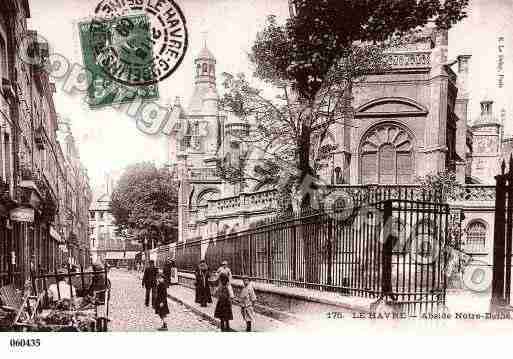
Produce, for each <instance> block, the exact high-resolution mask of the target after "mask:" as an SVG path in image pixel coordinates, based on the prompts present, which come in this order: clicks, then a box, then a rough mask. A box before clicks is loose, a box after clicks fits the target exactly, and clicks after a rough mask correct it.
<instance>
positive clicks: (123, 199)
mask: <svg viewBox="0 0 513 359" xmlns="http://www.w3.org/2000/svg"><path fill="white" fill-rule="evenodd" d="M177 208H178V197H177V189H176V186H175V182H174V181H173V180H172V177H171V175H170V173H169V171H168V170H167V169H165V168H157V167H156V166H155V165H154V164H152V163H149V162H141V163H137V164H134V165H131V166H128V167H127V168H126V169H125V171H124V172H123V174H122V175H121V178H120V179H119V181H118V182H117V184H116V187H115V188H114V191H113V193H112V201H111V210H112V215H113V216H114V219H115V221H116V225H117V226H118V230H119V231H120V232H121V233H127V234H130V235H132V236H135V237H136V238H138V239H139V240H141V241H144V240H146V243H148V244H149V246H151V244H152V243H154V244H165V243H169V242H174V241H176V240H177V224H178V209H177ZM149 246H147V248H148V247H149Z"/></svg>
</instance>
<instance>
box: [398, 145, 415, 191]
mask: <svg viewBox="0 0 513 359" xmlns="http://www.w3.org/2000/svg"><path fill="white" fill-rule="evenodd" d="M412 174H413V161H412V158H411V153H410V152H408V153H398V154H397V183H399V184H409V183H412V181H413V179H412Z"/></svg>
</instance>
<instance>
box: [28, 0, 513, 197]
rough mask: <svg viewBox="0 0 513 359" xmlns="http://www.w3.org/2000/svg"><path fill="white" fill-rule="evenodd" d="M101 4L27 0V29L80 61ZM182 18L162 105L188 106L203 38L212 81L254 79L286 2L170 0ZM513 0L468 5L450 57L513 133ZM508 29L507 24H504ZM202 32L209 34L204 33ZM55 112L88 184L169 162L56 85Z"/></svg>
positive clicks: (131, 125) (476, 0)
mask: <svg viewBox="0 0 513 359" xmlns="http://www.w3.org/2000/svg"><path fill="white" fill-rule="evenodd" d="M98 1H99V0H29V2H30V8H31V19H29V28H31V29H33V30H37V31H38V33H39V34H40V35H42V36H43V37H45V38H46V39H47V40H48V42H49V44H50V50H51V52H56V53H59V54H61V55H64V56H65V57H66V58H67V59H69V60H70V61H71V62H73V63H78V64H82V53H81V49H80V42H79V37H78V31H77V24H78V22H79V21H82V20H85V19H88V18H91V17H92V16H93V11H94V8H95V7H96V5H97V3H98ZM175 2H176V3H177V4H178V5H179V6H180V8H181V9H182V11H183V13H184V16H185V18H186V21H187V28H188V32H189V46H188V50H187V53H186V55H185V58H184V60H183V62H182V64H181V65H180V67H179V68H178V69H177V70H176V71H175V72H174V73H173V74H172V75H171V76H170V77H169V78H167V79H166V80H164V81H162V82H160V83H159V92H160V99H159V101H158V102H159V103H160V104H162V105H166V104H167V105H169V104H172V103H173V102H174V98H175V97H176V96H179V97H181V98H182V104H185V105H187V104H188V101H189V98H190V96H191V94H192V90H193V71H194V70H193V61H194V58H195V56H196V55H197V54H198V53H199V51H200V50H201V48H202V45H203V41H204V40H205V37H206V41H207V44H208V47H209V49H210V50H211V52H212V53H213V54H214V56H215V57H216V58H217V66H216V70H217V78H218V87H219V86H220V81H219V79H220V78H221V76H220V74H221V73H222V72H231V73H238V72H245V73H247V74H248V75H249V74H251V72H252V68H251V64H250V63H249V61H248V59H247V53H248V51H249V48H250V46H251V43H252V41H253V40H254V38H255V35H256V33H257V31H258V30H260V29H262V27H263V25H264V23H265V18H266V16H267V15H270V14H274V15H277V16H278V18H279V19H284V18H285V17H286V16H287V15H288V7H287V1H286V0H210V1H209V0H175ZM512 14H513V1H511V0H471V11H470V16H469V18H467V19H465V20H464V21H463V22H461V23H459V24H457V25H456V26H455V27H454V28H453V29H451V31H450V33H449V57H452V58H455V57H456V56H457V55H458V54H462V53H466V54H467V53H470V54H472V60H471V65H470V72H471V76H470V87H471V116H472V118H475V117H476V116H477V115H478V114H479V101H480V99H481V98H483V96H485V95H487V96H489V97H492V98H497V99H500V102H501V103H503V104H504V105H501V106H504V107H506V109H507V113H508V115H507V117H508V120H507V121H508V122H507V123H506V124H505V125H506V133H509V134H512V135H513V122H512V120H511V119H513V106H512V101H511V100H510V99H508V98H506V95H505V94H506V93H508V92H510V93H511V89H513V56H512V55H513V26H511V24H513V15H512ZM508 25H509V26H508ZM205 33H206V35H205ZM500 35H501V36H504V37H505V43H504V46H505V47H504V51H505V54H506V60H505V76H506V77H505V88H504V91H503V92H502V93H501V92H500V91H498V90H497V88H496V71H497V70H496V67H497V66H496V62H497V38H498V36H500ZM56 87H57V93H56V94H55V97H54V99H55V105H56V109H57V112H58V113H59V114H60V115H61V116H62V117H64V118H68V119H69V120H70V121H71V123H72V129H73V133H74V136H75V138H76V140H77V143H78V146H79V151H80V156H81V160H82V162H83V164H84V165H85V166H86V168H87V169H88V173H89V176H90V179H91V182H92V185H93V187H95V188H98V187H101V186H102V185H103V184H104V179H105V173H107V172H114V173H118V174H119V173H120V171H121V170H122V169H123V168H124V167H125V166H127V165H128V164H130V163H134V162H137V161H142V160H147V161H154V162H155V163H156V164H162V163H165V162H166V160H167V154H168V149H167V142H166V140H165V137H164V136H162V135H161V136H155V135H153V136H152V135H146V134H144V133H142V132H141V131H139V130H138V129H137V127H136V124H135V121H134V120H133V119H131V118H130V117H128V116H126V115H123V114H120V113H119V112H117V111H115V110H112V109H101V110H91V109H89V108H87V107H86V106H85V105H84V104H83V103H82V101H81V98H80V97H77V96H70V95H68V94H66V93H65V92H63V91H62V84H60V83H57V84H56Z"/></svg>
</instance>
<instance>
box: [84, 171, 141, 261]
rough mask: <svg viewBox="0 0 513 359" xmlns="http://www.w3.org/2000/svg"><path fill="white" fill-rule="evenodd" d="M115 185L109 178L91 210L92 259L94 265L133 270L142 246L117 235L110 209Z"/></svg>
mask: <svg viewBox="0 0 513 359" xmlns="http://www.w3.org/2000/svg"><path fill="white" fill-rule="evenodd" d="M113 183H114V181H113V180H112V179H111V177H110V176H107V177H106V183H105V186H104V188H102V189H101V190H98V191H96V194H95V198H94V200H93V202H92V203H91V206H90V208H89V227H90V229H89V233H90V251H91V258H92V261H93V263H106V264H108V265H109V266H114V267H119V266H124V267H125V266H126V267H129V268H133V267H134V266H135V259H136V255H137V254H138V253H140V252H141V251H142V244H140V243H139V242H138V241H137V240H132V239H130V238H125V237H123V236H121V235H120V234H119V233H117V226H116V224H115V221H114V217H113V216H112V213H111V207H110V202H111V195H112V190H113Z"/></svg>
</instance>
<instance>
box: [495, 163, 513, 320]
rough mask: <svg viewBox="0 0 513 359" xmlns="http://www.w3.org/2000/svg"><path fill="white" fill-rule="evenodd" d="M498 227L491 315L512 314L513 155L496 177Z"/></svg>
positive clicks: (496, 225)
mask: <svg viewBox="0 0 513 359" xmlns="http://www.w3.org/2000/svg"><path fill="white" fill-rule="evenodd" d="M495 180H496V193H497V196H496V199H495V224H494V236H493V277H492V298H491V301H490V309H491V311H500V310H504V309H506V310H508V311H511V310H513V308H511V280H512V278H511V265H512V243H513V155H512V156H510V158H509V168H508V171H507V172H506V162H505V161H503V162H502V165H501V173H500V174H498V175H497V176H495Z"/></svg>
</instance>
